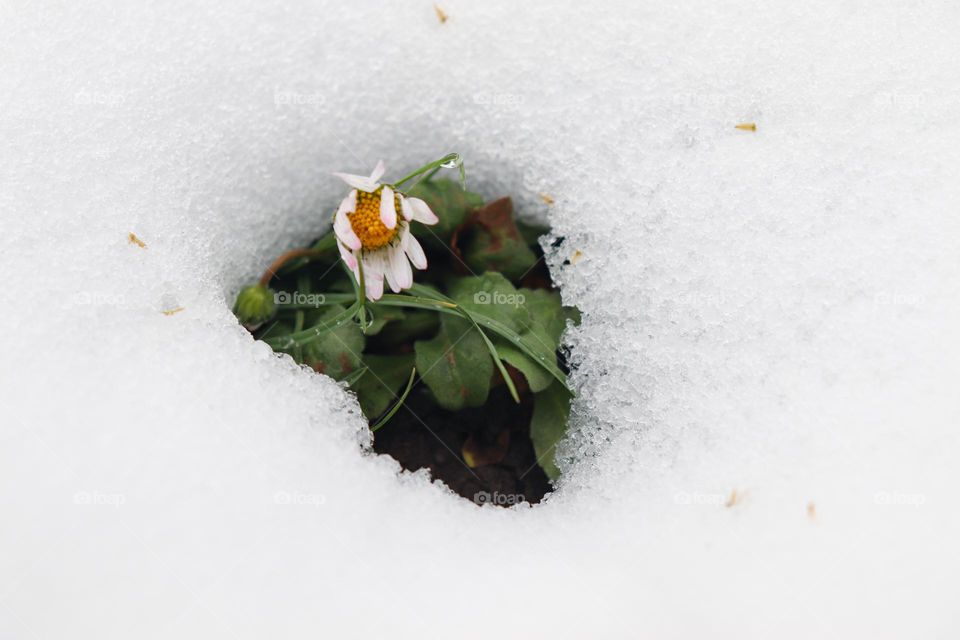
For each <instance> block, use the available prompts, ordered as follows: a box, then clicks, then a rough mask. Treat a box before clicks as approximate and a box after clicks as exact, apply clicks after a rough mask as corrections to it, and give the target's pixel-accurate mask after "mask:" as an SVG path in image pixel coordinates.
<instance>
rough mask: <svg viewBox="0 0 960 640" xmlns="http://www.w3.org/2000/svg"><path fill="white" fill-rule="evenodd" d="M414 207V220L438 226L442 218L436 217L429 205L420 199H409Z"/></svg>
mask: <svg viewBox="0 0 960 640" xmlns="http://www.w3.org/2000/svg"><path fill="white" fill-rule="evenodd" d="M407 199H408V200H409V201H410V204H411V206H413V219H414V220H416V221H417V222H422V223H423V224H437V223H438V222H440V218H438V217H437V216H436V215H434V213H433V211H431V210H430V207H429V205H427V203H426V202H424V201H423V200H421V199H420V198H407Z"/></svg>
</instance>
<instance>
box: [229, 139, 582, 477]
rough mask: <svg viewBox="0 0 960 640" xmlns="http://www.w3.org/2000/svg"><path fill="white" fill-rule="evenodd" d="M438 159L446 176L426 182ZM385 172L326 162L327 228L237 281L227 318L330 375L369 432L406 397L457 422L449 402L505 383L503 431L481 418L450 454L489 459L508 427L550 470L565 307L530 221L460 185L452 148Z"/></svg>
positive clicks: (561, 404)
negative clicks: (388, 177) (393, 177)
mask: <svg viewBox="0 0 960 640" xmlns="http://www.w3.org/2000/svg"><path fill="white" fill-rule="evenodd" d="M444 168H451V169H459V173H460V180H458V181H453V180H449V179H443V178H436V177H435V176H436V174H437V172H438V171H439V170H441V169H444ZM385 173H386V168H385V166H384V163H383V162H382V161H381V162H379V163H378V164H377V166H376V167H375V168H374V170H373V172H372V173H371V174H370V175H368V176H364V175H356V174H348V173H337V174H334V175H335V176H336V177H338V178H340V179H341V180H342V181H343V182H345V183H346V184H347V185H348V186H349V187H350V190H349V191H348V192H347V194H346V195H345V196H344V197H343V198H342V200H341V201H340V203H339V206H337V208H336V211H335V213H334V214H333V224H332V229H331V231H330V232H329V233H327V234H326V235H324V236H323V237H321V238H320V239H319V240H317V241H316V242H315V243H314V244H313V245H312V246H310V247H308V248H303V249H295V250H293V251H290V252H287V253H285V254H283V255H282V256H280V257H278V258H277V260H275V261H274V263H273V264H271V265H270V266H269V268H268V269H267V270H266V272H265V273H264V275H263V277H262V278H261V279H260V281H259V283H257V284H253V285H251V286H249V287H246V288H244V289H243V290H242V291H241V292H240V294H239V295H238V298H237V302H236V305H235V307H234V311H235V313H236V315H237V317H238V319H239V320H240V322H241V323H242V324H243V325H244V326H246V327H247V328H248V329H249V330H251V332H252V333H253V335H254V336H255V337H256V338H257V339H259V340H263V341H264V342H266V343H267V344H269V345H270V346H271V347H272V348H273V349H274V350H275V351H277V352H279V353H284V354H288V355H289V356H290V357H292V358H293V359H294V360H295V361H297V362H298V363H300V364H303V365H307V366H309V367H310V368H312V369H313V370H314V371H317V372H319V373H323V374H325V375H328V376H330V377H332V378H334V379H335V380H338V381H342V382H344V383H345V384H346V385H347V386H348V387H349V388H350V389H351V390H352V391H353V392H354V393H355V394H356V396H357V400H358V402H359V404H360V408H361V409H362V411H363V413H364V415H365V416H366V417H367V419H368V420H369V421H370V425H371V430H372V431H373V432H375V433H376V432H377V431H378V430H380V429H381V428H383V427H384V426H385V425H386V424H387V423H388V421H390V419H391V418H393V417H394V416H395V415H396V414H397V412H398V411H399V410H400V408H401V407H403V406H404V403H405V401H406V400H407V399H408V398H409V397H410V395H411V393H413V394H416V395H415V398H416V403H417V406H418V407H421V410H423V407H426V408H427V409H426V411H427V412H428V413H430V415H434V412H433V410H434V409H436V415H443V416H445V419H446V420H447V422H450V423H452V424H454V425H455V426H456V427H457V428H461V425H457V424H456V423H458V422H462V421H461V420H459V418H458V416H459V417H463V416H466V413H464V412H474V414H475V413H476V411H477V410H478V409H480V410H482V409H483V408H484V407H485V406H487V405H488V403H492V402H494V400H492V399H491V398H492V396H495V395H496V394H498V393H502V394H503V395H504V398H507V395H508V396H509V399H510V401H512V403H513V404H514V405H515V406H516V407H517V410H516V412H515V413H516V415H515V416H513V418H511V420H513V423H512V424H514V426H513V427H511V429H512V431H510V430H508V429H507V428H505V427H503V428H500V427H497V423H498V422H499V421H500V420H502V418H503V416H502V415H492V414H491V415H490V416H489V419H488V420H487V422H489V423H490V424H491V425H494V426H493V428H491V427H490V425H485V426H484V427H483V428H478V429H476V430H475V431H473V432H469V433H465V434H463V436H462V440H463V442H462V443H461V449H460V458H461V460H460V461H461V462H462V464H463V465H464V467H465V468H467V470H468V471H470V470H474V469H480V468H483V467H487V466H490V465H498V464H501V463H502V461H503V460H504V459H506V458H508V457H509V455H508V454H509V453H510V450H511V447H514V446H521V445H515V443H516V442H517V441H518V436H517V434H520V435H521V436H522V438H520V439H521V440H522V439H526V440H527V441H528V442H529V443H531V444H532V448H531V449H532V453H531V457H532V458H534V464H533V465H532V466H536V465H539V467H540V468H542V470H543V472H544V473H545V474H546V476H547V477H548V478H549V479H550V480H551V481H555V480H556V479H557V478H558V477H559V473H560V472H559V469H558V467H557V464H556V457H555V451H556V444H557V443H558V442H559V441H560V440H561V439H562V437H563V436H564V434H565V432H566V426H567V420H568V416H569V411H570V400H571V396H572V393H571V391H570V388H569V386H568V383H567V365H566V363H565V362H564V360H563V358H562V356H561V338H562V335H563V332H564V330H565V329H566V327H567V325H568V323H571V322H572V323H577V322H579V313H578V311H577V310H576V309H575V308H571V307H564V306H563V305H562V303H561V299H560V294H559V292H558V291H556V290H555V289H554V288H553V287H552V286H551V285H550V279H549V273H548V272H547V269H546V267H545V265H544V262H543V260H542V257H543V251H542V248H541V246H540V244H539V238H540V237H542V235H543V234H544V233H545V232H546V229H543V228H537V227H534V226H531V225H527V224H524V223H522V222H520V221H519V220H518V219H517V217H516V216H515V215H514V211H513V206H512V202H511V200H510V199H509V198H501V199H499V200H495V201H493V202H490V203H484V200H483V198H482V197H481V196H479V195H478V194H476V193H472V192H470V191H467V190H466V188H465V171H464V165H463V162H462V159H461V158H460V156H459V155H458V154H449V155H447V156H444V157H443V158H440V159H439V160H436V161H434V162H431V163H428V164H426V165H424V166H423V167H420V168H419V169H417V170H416V171H414V172H412V173H410V174H408V175H406V176H404V177H403V178H401V179H400V180H398V181H396V182H394V183H388V182H385V181H383V176H384V175H385ZM405 185H406V186H405ZM414 269H416V279H415V278H414V275H415V274H414ZM415 280H416V281H415ZM385 283H386V286H387V287H388V288H389V290H390V291H391V293H385V287H384V284H385ZM407 410H408V412H409V413H414V410H413V409H410V408H409V407H407ZM499 413H502V412H499ZM507 415H512V414H510V412H509V411H507ZM414 417H418V416H416V415H415V414H414ZM514 418H515V419H514ZM418 419H419V418H418ZM517 420H519V421H521V422H523V424H521V425H520V426H519V427H518V426H517V425H516V422H517ZM421 422H423V421H422V420H421ZM423 426H427V424H426V422H424V425H423ZM427 428H428V429H429V427H427ZM511 433H514V435H513V436H511V435H510V434H511ZM403 462H404V461H403V460H401V463H403ZM471 473H472V474H473V475H474V476H475V477H478V476H476V474H475V473H474V472H473V471H471ZM481 493H482V492H481Z"/></svg>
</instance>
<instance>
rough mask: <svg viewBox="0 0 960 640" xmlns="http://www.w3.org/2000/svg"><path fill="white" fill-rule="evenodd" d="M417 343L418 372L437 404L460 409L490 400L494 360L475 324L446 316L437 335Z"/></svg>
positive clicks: (445, 407)
mask: <svg viewBox="0 0 960 640" xmlns="http://www.w3.org/2000/svg"><path fill="white" fill-rule="evenodd" d="M413 346H414V350H415V351H416V354H417V355H416V359H415V362H416V365H417V371H419V372H420V377H421V378H422V379H423V381H424V382H425V383H426V384H427V386H428V387H429V388H430V391H431V392H433V396H434V398H435V399H436V400H437V404H439V405H440V406H441V407H443V408H444V409H448V410H451V411H456V410H458V409H462V408H463V407H465V406H466V407H479V406H480V405H482V404H483V403H484V402H485V401H486V399H487V394H488V392H489V391H490V378H491V376H492V375H493V360H491V358H490V354H489V352H488V351H487V346H486V344H485V343H484V341H483V337H482V336H481V335H480V334H479V332H478V331H477V330H476V328H475V327H474V326H473V323H471V322H470V321H469V320H467V319H465V318H460V317H456V316H452V315H445V316H443V318H442V320H441V321H440V331H439V332H438V333H437V335H436V337H435V338H433V339H431V340H418V341H417V342H415V343H414V345H413Z"/></svg>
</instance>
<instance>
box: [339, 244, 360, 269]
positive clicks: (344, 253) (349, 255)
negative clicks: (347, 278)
mask: <svg viewBox="0 0 960 640" xmlns="http://www.w3.org/2000/svg"><path fill="white" fill-rule="evenodd" d="M337 248H338V249H340V257H341V258H342V259H343V261H344V262H345V263H347V266H348V267H350V270H351V271H356V270H357V257H356V256H355V255H353V252H351V251H350V250H349V249H348V248H347V247H345V246H344V244H343V243H342V242H338V243H337Z"/></svg>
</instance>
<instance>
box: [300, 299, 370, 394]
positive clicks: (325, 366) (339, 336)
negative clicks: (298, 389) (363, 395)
mask: <svg viewBox="0 0 960 640" xmlns="http://www.w3.org/2000/svg"><path fill="white" fill-rule="evenodd" d="M343 311H344V307H343V306H341V305H333V306H330V307H324V308H321V309H317V310H314V311H308V312H307V313H306V319H305V323H304V324H305V325H306V326H314V325H321V326H322V325H323V324H324V323H325V322H328V321H329V320H330V319H331V318H334V317H336V316H337V315H339V314H341V313H343ZM363 348H364V338H363V333H362V332H361V331H360V327H359V326H358V325H357V324H356V323H354V322H347V323H344V324H341V325H339V326H337V327H336V328H334V329H333V330H331V331H327V332H326V333H324V334H323V335H322V336H320V337H319V338H317V339H316V340H313V341H312V342H309V343H307V344H305V345H303V346H302V347H301V350H302V353H303V363H304V364H306V365H307V366H309V367H311V368H313V370H314V371H317V372H318V373H323V374H326V375H328V376H330V377H331V378H333V379H334V380H341V379H342V378H344V377H345V376H347V375H348V374H350V373H351V372H353V371H355V370H356V369H358V368H359V367H360V354H362V353H363Z"/></svg>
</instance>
